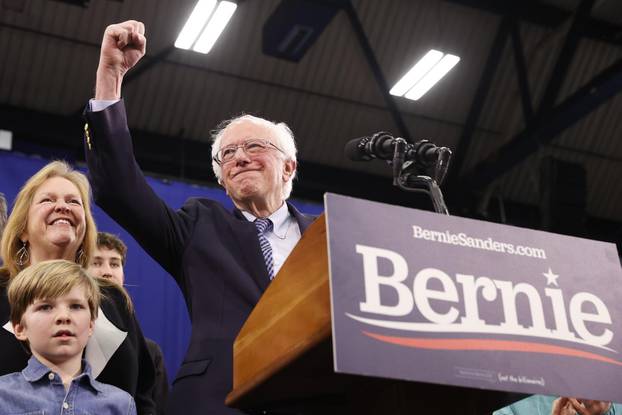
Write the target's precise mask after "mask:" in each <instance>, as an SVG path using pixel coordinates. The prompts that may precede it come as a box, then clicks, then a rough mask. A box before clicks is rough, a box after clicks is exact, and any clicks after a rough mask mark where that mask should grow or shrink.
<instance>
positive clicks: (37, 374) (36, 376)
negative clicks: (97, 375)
mask: <svg viewBox="0 0 622 415" xmlns="http://www.w3.org/2000/svg"><path fill="white" fill-rule="evenodd" d="M82 368H83V370H82V373H80V374H79V375H78V376H76V377H75V378H74V379H80V378H83V377H84V378H86V379H87V383H88V384H89V385H91V387H92V388H93V389H95V390H96V391H97V392H103V391H102V389H101V387H100V386H99V385H98V384H97V382H96V381H95V379H93V376H92V375H91V366H90V365H89V362H87V361H86V360H84V359H82ZM51 372H52V370H50V368H49V367H47V366H46V365H44V364H43V363H41V362H40V361H39V360H38V359H37V358H36V357H34V356H31V357H30V359H29V360H28V365H27V366H26V368H24V370H22V375H24V379H26V380H27V381H28V382H31V383H32V382H37V381H38V380H41V379H42V378H43V377H44V376H46V375H47V374H49V373H51ZM56 376H58V375H56ZM59 379H60V377H59Z"/></svg>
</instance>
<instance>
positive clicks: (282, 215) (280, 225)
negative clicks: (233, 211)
mask: <svg viewBox="0 0 622 415" xmlns="http://www.w3.org/2000/svg"><path fill="white" fill-rule="evenodd" d="M242 215H244V217H245V218H246V219H247V220H248V221H249V222H254V221H255V219H257V217H256V216H255V215H253V214H252V213H249V212H247V211H245V210H243V211H242ZM268 219H270V221H271V222H272V232H274V233H275V234H276V235H277V236H278V237H280V238H284V237H285V236H286V235H287V229H288V228H289V225H290V221H291V220H292V215H291V214H290V213H289V208H288V207H287V203H283V204H282V205H281V207H280V208H278V209H277V210H275V211H274V212H273V213H272V215H270V216H268Z"/></svg>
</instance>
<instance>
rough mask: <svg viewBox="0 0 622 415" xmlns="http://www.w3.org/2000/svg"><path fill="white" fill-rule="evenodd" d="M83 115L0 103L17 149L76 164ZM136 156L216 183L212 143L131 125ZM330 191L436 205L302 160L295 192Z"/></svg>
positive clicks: (312, 196) (372, 178)
mask: <svg viewBox="0 0 622 415" xmlns="http://www.w3.org/2000/svg"><path fill="white" fill-rule="evenodd" d="M83 126H84V121H83V119H82V117H81V116H80V117H77V116H75V115H72V116H64V115H57V114H50V113H46V112H40V111H34V110H28V109H24V108H18V107H14V106H9V105H0V129H4V130H10V131H12V132H13V151H17V152H21V153H26V154H37V155H40V156H42V157H45V158H48V159H64V160H67V161H68V162H71V163H81V162H83V161H84V149H83V143H82V135H83ZM132 141H133V144H134V152H135V155H136V159H137V161H138V163H139V164H140V166H141V167H142V168H143V170H144V171H145V172H149V173H150V174H155V175H160V176H165V177H168V178H174V179H177V180H184V181H190V182H194V183H202V184H210V185H214V186H216V185H217V182H216V179H215V177H214V173H213V172H212V169H211V163H209V160H210V159H211V144H210V143H207V142H203V141H197V140H192V139H180V138H179V137H176V136H170V135H162V134H156V133H153V132H150V131H144V130H138V129H132ZM325 192H333V193H340V194H344V195H349V196H354V197H361V198H365V199H371V200H377V201H382V202H385V203H391V204H396V205H402V206H410V207H418V208H421V209H429V210H432V206H431V204H430V202H429V200H428V197H427V196H425V195H413V194H412V193H406V192H403V191H401V190H399V189H398V188H397V187H395V186H393V185H392V181H391V178H390V177H384V176H378V175H375V174H370V173H365V172H357V171H353V170H347V169H342V168H337V167H332V166H327V165H324V164H320V163H314V162H309V161H305V160H299V170H298V174H297V179H296V183H295V185H294V192H293V195H294V197H298V198H304V199H308V200H315V201H318V202H321V201H322V200H323V195H324V193H325Z"/></svg>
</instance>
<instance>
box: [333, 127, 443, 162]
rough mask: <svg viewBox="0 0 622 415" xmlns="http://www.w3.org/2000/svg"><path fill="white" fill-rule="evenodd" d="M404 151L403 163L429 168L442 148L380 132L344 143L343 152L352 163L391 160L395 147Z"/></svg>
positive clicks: (427, 142) (422, 141)
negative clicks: (412, 163) (410, 162)
mask: <svg viewBox="0 0 622 415" xmlns="http://www.w3.org/2000/svg"><path fill="white" fill-rule="evenodd" d="M404 144H405V149H404V156H403V157H404V161H412V162H414V163H415V164H417V165H419V166H420V167H430V166H433V165H434V164H436V162H437V160H438V158H439V151H440V150H441V149H443V148H444V147H437V146H436V145H434V144H433V143H431V142H430V141H428V140H421V141H417V142H416V143H408V142H406V140H404V139H403V138H400V137H393V136H392V135H391V134H389V133H387V132H385V131H380V132H378V133H375V134H373V135H372V136H368V137H362V138H355V139H354V140H350V141H348V142H347V143H346V146H345V149H344V152H345V155H346V157H347V158H349V159H350V160H353V161H369V160H373V159H380V160H389V161H391V160H393V158H394V155H395V149H396V147H402V148H403V146H404Z"/></svg>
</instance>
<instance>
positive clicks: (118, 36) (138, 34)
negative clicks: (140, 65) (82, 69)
mask: <svg viewBox="0 0 622 415" xmlns="http://www.w3.org/2000/svg"><path fill="white" fill-rule="evenodd" d="M146 47H147V39H146V38H145V25H144V24H143V23H141V22H138V21H136V20H128V21H126V22H123V23H117V24H113V25H110V26H108V27H107V28H106V31H105V32H104V38H103V39H102V47H101V51H100V55H99V67H98V68H97V84H96V87H95V98H97V99H118V98H120V96H121V82H122V81H123V76H124V75H125V73H126V72H127V71H128V70H130V69H131V68H132V67H133V66H134V65H136V63H137V62H138V61H139V60H140V58H142V57H143V55H144V54H145V51H146Z"/></svg>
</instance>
